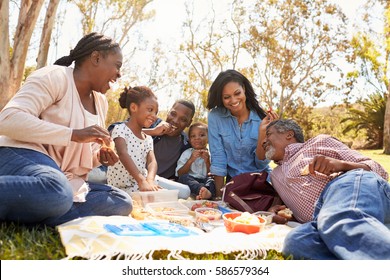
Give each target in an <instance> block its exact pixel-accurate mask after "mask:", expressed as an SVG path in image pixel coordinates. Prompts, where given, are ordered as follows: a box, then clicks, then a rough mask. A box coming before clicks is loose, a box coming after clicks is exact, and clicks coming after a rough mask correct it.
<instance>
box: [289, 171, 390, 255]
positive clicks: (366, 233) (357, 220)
mask: <svg viewBox="0 0 390 280" xmlns="http://www.w3.org/2000/svg"><path fill="white" fill-rule="evenodd" d="M389 223H390V185H389V183H388V182H386V181H385V180H384V179H382V178H381V177H380V176H379V175H377V174H376V173H374V172H368V171H364V170H363V169H356V170H351V171H349V172H347V173H345V174H343V175H341V176H339V177H337V178H335V179H334V180H332V181H331V182H329V183H328V185H327V186H326V187H325V189H324V190H323V191H322V193H321V195H320V197H319V199H318V201H317V203H316V206H315V211H314V215H313V221H311V222H308V223H305V224H303V225H300V226H298V227H297V228H295V229H293V230H292V231H291V232H290V233H289V234H288V235H287V237H286V239H285V242H284V248H283V254H285V255H287V256H288V255H292V256H293V257H294V259H319V260H326V259H364V260H370V259H379V260H381V259H390V230H389V229H388V228H387V227H386V225H385V224H389Z"/></svg>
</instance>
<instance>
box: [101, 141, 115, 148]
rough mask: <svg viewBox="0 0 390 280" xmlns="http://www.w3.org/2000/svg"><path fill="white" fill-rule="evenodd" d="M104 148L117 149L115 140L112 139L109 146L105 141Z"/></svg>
mask: <svg viewBox="0 0 390 280" xmlns="http://www.w3.org/2000/svg"><path fill="white" fill-rule="evenodd" d="M102 148H106V149H111V150H114V149H115V142H114V141H110V145H109V146H107V145H106V143H105V142H103V144H102Z"/></svg>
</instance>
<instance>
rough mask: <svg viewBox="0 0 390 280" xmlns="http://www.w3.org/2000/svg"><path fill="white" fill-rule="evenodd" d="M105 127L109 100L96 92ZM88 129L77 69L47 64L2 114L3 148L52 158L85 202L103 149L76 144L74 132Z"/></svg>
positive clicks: (0, 135)
mask: <svg viewBox="0 0 390 280" xmlns="http://www.w3.org/2000/svg"><path fill="white" fill-rule="evenodd" d="M93 94H94V98H95V106H96V111H97V113H98V115H99V119H100V122H101V123H99V125H100V126H102V127H104V126H105V123H104V122H105V119H106V114H107V110H108V103H107V100H106V97H105V96H104V95H103V94H101V93H99V92H94V93H93ZM86 126H87V117H86V116H85V110H84V107H83V105H82V103H81V100H80V96H79V93H78V91H77V88H76V85H75V83H74V79H73V68H70V67H63V66H57V65H53V66H47V67H44V68H41V69H39V70H37V71H35V72H34V73H32V74H31V75H30V76H29V77H28V79H27V80H26V82H25V83H24V85H23V86H22V88H21V89H20V90H19V91H18V92H17V93H16V95H15V96H14V97H13V98H12V99H11V101H10V102H9V103H8V104H7V105H6V106H5V107H4V109H3V110H2V111H1V113H0V146H8V147H18V148H26V149H32V150H36V151H39V152H42V153H44V154H46V155H48V156H50V157H51V158H52V159H53V160H54V161H55V162H56V163H57V164H58V166H59V167H60V168H61V170H62V171H63V172H64V173H65V175H66V176H67V178H68V179H69V180H70V183H71V185H72V188H73V193H74V201H77V202H82V201H85V196H86V194H87V192H88V185H87V184H86V183H85V180H86V177H87V174H88V172H89V171H90V170H91V169H92V168H93V167H96V166H98V165H100V163H99V161H98V159H97V152H98V149H99V147H100V145H98V144H93V143H76V142H72V141H71V135H72V129H80V128H84V127H86Z"/></svg>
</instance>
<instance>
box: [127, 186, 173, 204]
mask: <svg viewBox="0 0 390 280" xmlns="http://www.w3.org/2000/svg"><path fill="white" fill-rule="evenodd" d="M131 197H132V199H133V200H134V201H136V202H137V203H138V204H140V205H141V206H145V205H146V204H148V203H155V202H169V201H177V200H178V197H179V191H178V190H159V191H150V192H132V193H131Z"/></svg>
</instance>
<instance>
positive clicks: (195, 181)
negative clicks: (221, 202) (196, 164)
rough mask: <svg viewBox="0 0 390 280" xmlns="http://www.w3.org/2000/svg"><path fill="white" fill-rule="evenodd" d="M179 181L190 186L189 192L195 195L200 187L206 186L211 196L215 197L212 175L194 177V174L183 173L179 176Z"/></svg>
mask: <svg viewBox="0 0 390 280" xmlns="http://www.w3.org/2000/svg"><path fill="white" fill-rule="evenodd" d="M179 182H180V183H183V184H186V185H188V186H189V187H190V190H191V194H193V195H195V196H197V195H198V194H199V191H200V189H201V188H202V187H206V188H207V189H208V190H209V191H210V192H211V197H215V183H214V179H213V178H212V177H206V178H203V179H201V178H195V177H194V176H191V175H188V174H184V175H182V176H179Z"/></svg>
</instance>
